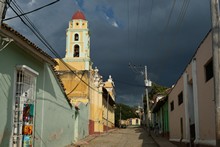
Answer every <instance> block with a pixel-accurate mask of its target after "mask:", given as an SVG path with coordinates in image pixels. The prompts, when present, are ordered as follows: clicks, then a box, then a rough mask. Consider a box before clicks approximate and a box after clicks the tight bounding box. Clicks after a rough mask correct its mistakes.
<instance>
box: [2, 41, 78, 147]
mask: <svg viewBox="0 0 220 147" xmlns="http://www.w3.org/2000/svg"><path fill="white" fill-rule="evenodd" d="M16 65H26V66H28V67H30V68H32V69H34V70H35V71H37V72H38V73H39V75H38V76H37V83H36V84H37V85H36V106H35V107H36V115H35V131H34V133H35V140H34V146H36V147H40V146H45V147H50V146H51V147H61V146H65V145H68V144H71V142H72V141H73V139H74V126H75V124H74V122H75V108H74V107H73V108H72V107H71V106H70V105H69V103H68V102H67V100H66V97H65V95H64V94H63V92H62V90H61V89H60V87H59V85H58V82H57V79H56V78H55V77H54V73H53V71H52V70H51V69H50V67H49V65H47V64H46V63H45V62H43V61H42V60H41V59H37V58H35V57H34V56H32V55H30V54H28V53H27V52H24V50H22V49H21V48H19V47H18V46H16V45H15V44H14V42H12V43H10V44H9V45H8V46H7V47H6V48H5V49H4V50H2V51H0V124H1V125H0V146H4V147H5V146H9V140H10V135H11V132H12V114H13V110H12V108H13V103H14V101H13V98H14V97H13V93H14V92H13V91H14V83H15V81H14V80H15V70H16Z"/></svg>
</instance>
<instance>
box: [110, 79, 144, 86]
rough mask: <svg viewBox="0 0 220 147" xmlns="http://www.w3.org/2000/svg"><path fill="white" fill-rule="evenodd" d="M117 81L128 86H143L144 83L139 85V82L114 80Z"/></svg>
mask: <svg viewBox="0 0 220 147" xmlns="http://www.w3.org/2000/svg"><path fill="white" fill-rule="evenodd" d="M114 81H115V82H117V83H121V84H124V85H128V86H133V87H145V85H141V84H140V85H139V84H133V83H128V82H124V81H119V80H114Z"/></svg>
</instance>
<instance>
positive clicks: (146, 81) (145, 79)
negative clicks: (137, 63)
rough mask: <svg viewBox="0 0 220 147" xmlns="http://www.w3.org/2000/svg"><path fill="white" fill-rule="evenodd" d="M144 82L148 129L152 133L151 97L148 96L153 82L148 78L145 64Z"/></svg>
mask: <svg viewBox="0 0 220 147" xmlns="http://www.w3.org/2000/svg"><path fill="white" fill-rule="evenodd" d="M144 83H145V94H146V100H147V114H146V121H147V130H148V133H149V135H150V119H149V113H150V106H149V98H148V87H151V86H152V83H151V81H150V80H148V79H147V66H144Z"/></svg>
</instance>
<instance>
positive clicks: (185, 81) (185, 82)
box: [183, 72, 190, 142]
mask: <svg viewBox="0 0 220 147" xmlns="http://www.w3.org/2000/svg"><path fill="white" fill-rule="evenodd" d="M183 87H184V88H183V101H184V109H185V125H186V127H185V132H186V133H185V134H186V135H185V141H186V142H189V141H190V127H189V101H188V79H187V73H186V72H185V73H184V74H183Z"/></svg>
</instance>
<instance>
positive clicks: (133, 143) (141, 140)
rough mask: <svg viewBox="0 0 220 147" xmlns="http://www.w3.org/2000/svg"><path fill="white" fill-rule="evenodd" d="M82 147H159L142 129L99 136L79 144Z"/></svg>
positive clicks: (116, 131) (132, 128)
mask: <svg viewBox="0 0 220 147" xmlns="http://www.w3.org/2000/svg"><path fill="white" fill-rule="evenodd" d="M78 146H80V147H157V144H156V143H155V142H154V140H153V139H152V138H151V137H150V136H148V134H147V132H146V130H144V129H143V128H140V127H127V128H126V129H115V130H113V131H111V132H109V133H107V134H106V133H105V134H101V135H97V136H96V137H94V138H93V139H91V140H90V141H88V142H81V143H80V142H79V143H78Z"/></svg>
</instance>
